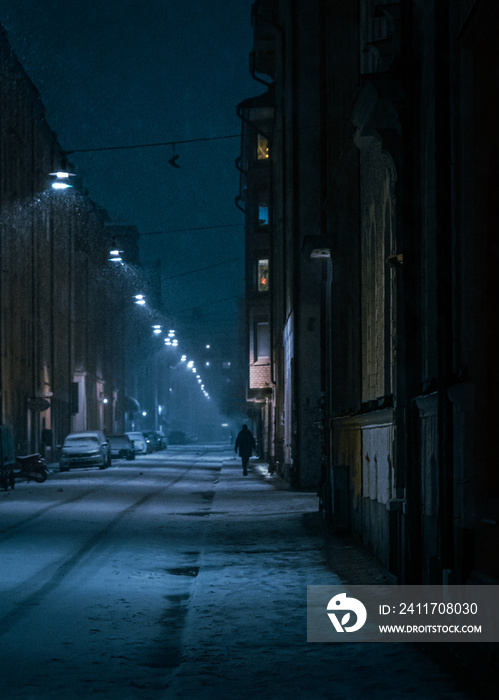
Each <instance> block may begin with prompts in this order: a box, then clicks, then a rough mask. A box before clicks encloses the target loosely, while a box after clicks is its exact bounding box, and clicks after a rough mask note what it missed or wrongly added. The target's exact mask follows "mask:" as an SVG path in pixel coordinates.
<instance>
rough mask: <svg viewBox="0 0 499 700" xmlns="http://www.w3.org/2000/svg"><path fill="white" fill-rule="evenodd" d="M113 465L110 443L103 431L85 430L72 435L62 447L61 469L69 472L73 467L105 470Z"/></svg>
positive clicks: (68, 436) (67, 437)
mask: <svg viewBox="0 0 499 700" xmlns="http://www.w3.org/2000/svg"><path fill="white" fill-rule="evenodd" d="M110 465H111V449H110V446H109V442H108V440H107V438H106V436H105V435H104V433H103V432H102V431H101V430H85V431H82V432H81V433H70V434H69V435H67V436H66V439H65V440H64V444H63V446H62V451H61V458H60V460H59V469H60V471H61V472H64V471H69V469H70V468H71V467H92V466H97V467H99V469H105V468H106V467H109V466H110Z"/></svg>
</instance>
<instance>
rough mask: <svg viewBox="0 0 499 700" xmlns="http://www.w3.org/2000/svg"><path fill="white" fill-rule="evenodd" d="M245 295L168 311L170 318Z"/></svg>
mask: <svg viewBox="0 0 499 700" xmlns="http://www.w3.org/2000/svg"><path fill="white" fill-rule="evenodd" d="M245 296H246V295H245V294H236V295H235V296H233V297H225V299H218V300H217V301H209V302H207V303H206V304H196V306H190V307H189V308H188V309H175V310H174V311H168V314H169V315H170V316H175V315H176V314H183V313H185V312H186V311H195V310H196V309H201V308H203V307H205V306H214V305H215V304H223V302H224V301H232V300H233V299H243V298H244V297H245Z"/></svg>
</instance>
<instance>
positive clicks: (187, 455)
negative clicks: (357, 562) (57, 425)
mask: <svg viewBox="0 0 499 700" xmlns="http://www.w3.org/2000/svg"><path fill="white" fill-rule="evenodd" d="M316 509H317V499H316V497H315V495H314V494H308V493H300V492H294V491H292V490H289V489H288V488H276V487H275V485H273V484H271V483H269V482H268V481H267V480H265V479H264V478H262V476H261V475H260V474H258V473H257V471H256V468H255V466H254V465H253V467H252V468H251V470H250V475H249V476H248V477H243V476H242V473H241V468H240V462H239V460H238V459H236V458H235V457H234V454H233V452H231V451H230V450H229V449H228V448H227V447H223V446H202V445H198V446H195V447H192V446H191V447H186V448H180V447H179V448H169V449H168V450H167V451H166V452H160V453H156V454H153V455H148V456H146V457H143V458H142V459H140V460H139V459H137V460H136V461H135V462H125V461H118V462H114V463H113V466H112V467H111V468H110V469H108V470H106V471H99V470H93V469H85V470H74V471H71V472H69V473H58V472H54V473H53V474H52V475H51V476H50V478H49V479H48V481H46V482H45V483H44V484H18V485H16V488H15V490H14V491H13V492H11V491H9V492H6V493H1V494H0V593H1V604H0V648H1V656H0V697H1V698H2V699H3V700H10V698H37V699H39V698H55V697H57V698H89V697H92V698H94V697H95V698H120V699H123V700H127V699H128V698H131V699H133V698H151V699H156V698H201V699H203V698H218V699H219V700H220V699H222V700H223V699H224V698H262V699H263V698H269V699H270V698H287V697H290V696H292V697H295V698H338V699H343V698H361V697H363V698H369V699H371V698H373V699H377V698H386V697H391V698H422V697H425V699H426V700H432V699H444V698H456V699H459V700H464V699H465V698H469V697H471V696H470V695H467V694H466V693H465V692H464V691H459V690H457V688H456V687H455V685H454V683H453V681H452V679H451V678H450V677H449V676H447V675H446V674H445V673H443V672H442V671H440V670H439V669H438V667H437V666H435V665H434V664H433V663H432V662H431V661H429V660H428V659H426V658H424V657H423V656H422V655H420V654H419V652H418V651H417V650H415V649H414V647H410V646H408V645H403V644H377V645H376V644H370V645H361V644H345V645H338V644H334V645H328V644H310V643H309V644H307V641H306V586H307V585H321V584H334V583H339V582H340V580H339V578H338V577H337V576H335V574H334V573H333V572H331V571H330V570H329V569H328V567H327V565H326V561H325V559H324V550H323V547H322V541H321V538H320V536H319V534H314V533H311V532H310V531H307V530H306V529H305V528H304V525H303V517H304V515H306V514H307V513H313V512H315V511H316Z"/></svg>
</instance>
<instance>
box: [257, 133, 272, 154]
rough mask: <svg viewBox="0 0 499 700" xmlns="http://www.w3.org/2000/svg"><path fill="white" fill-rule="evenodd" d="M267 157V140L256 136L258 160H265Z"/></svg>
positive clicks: (260, 135) (261, 136)
mask: <svg viewBox="0 0 499 700" xmlns="http://www.w3.org/2000/svg"><path fill="white" fill-rule="evenodd" d="M268 157H269V140H268V139H266V138H265V136H263V135H262V134H258V144H257V158H258V160H267V158H268Z"/></svg>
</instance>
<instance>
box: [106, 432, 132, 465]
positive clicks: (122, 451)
mask: <svg viewBox="0 0 499 700" xmlns="http://www.w3.org/2000/svg"><path fill="white" fill-rule="evenodd" d="M107 439H108V441H109V446H110V448H111V457H112V458H114V459H135V449H134V446H133V442H132V441H131V440H130V438H129V437H128V435H108V436H107Z"/></svg>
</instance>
